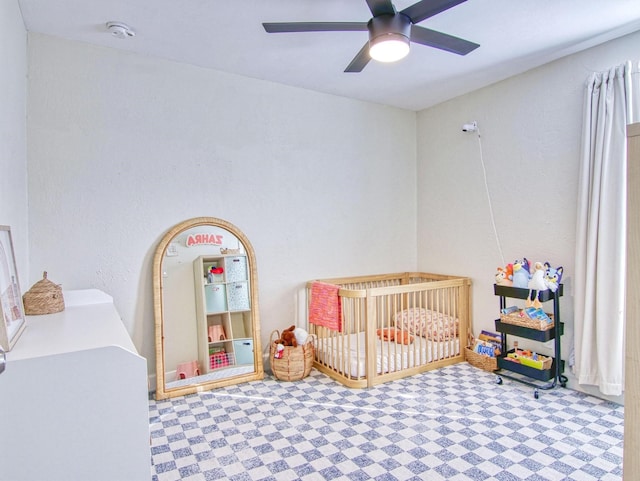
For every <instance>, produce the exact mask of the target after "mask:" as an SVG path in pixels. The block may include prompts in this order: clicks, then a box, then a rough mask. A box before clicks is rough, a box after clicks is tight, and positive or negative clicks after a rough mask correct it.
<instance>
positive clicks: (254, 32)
mask: <svg viewBox="0 0 640 481" xmlns="http://www.w3.org/2000/svg"><path fill="white" fill-rule="evenodd" d="M18 1H19V4H20V8H21V10H22V15H23V18H24V22H25V26H26V28H27V30H28V31H30V32H39V33H43V34H48V35H53V36H56V37H63V38H67V39H71V40H77V41H81V42H87V43H91V44H95V45H102V46H106V47H112V48H117V49H122V50H128V51H132V52H137V53H140V54H144V55H153V56H157V57H162V58H165V59H170V60H175V61H179V62H184V63H188V64H193V65H198V66H201V67H205V68H211V69H216V70H221V71H225V72H231V73H235V74H239V75H243V76H248V77H253V78H258V79H264V80H269V81H273V82H278V83H282V84H286V85H291V86H296V87H301V88H305V89H310V90H315V91H320V92H326V93H331V94H335V95H340V96H344V97H350V98H355V99H361V100H366V101H370V102H376V103H380V104H385V105H391V106H397V107H401V108H405V109H410V110H421V109H423V108H427V107H429V106H432V105H435V104H437V103H440V102H442V101H444V100H447V99H450V98H453V97H456V96H458V95H461V94H463V93H466V92H469V91H472V90H475V89H477V88H479V87H482V86H485V85H488V84H491V83H493V82H496V81H498V80H501V79H504V78H506V77H510V76H512V75H515V74H518V73H520V72H523V71H526V70H529V69H531V68H533V67H536V66H538V65H542V64H544V63H547V62H549V61H551V60H554V59H557V58H560V57H563V56H565V55H568V54H571V53H575V52H577V51H580V50H583V49H585V48H589V47H592V46H594V45H597V44H599V43H602V42H605V41H607V40H611V39H613V38H617V37H619V36H622V35H625V34H628V33H631V32H634V31H636V30H640V1H639V0H608V1H604V0H468V1H467V2H465V3H462V4H460V5H458V6H456V7H453V8H452V9H450V10H447V11H445V12H443V13H440V14H439V15H437V16H435V17H432V18H430V19H427V20H425V21H423V22H421V23H420V24H419V25H421V26H424V27H428V28H431V29H434V30H439V31H442V32H445V33H448V34H451V35H455V36H458V37H462V38H464V39H467V40H471V41H473V42H476V43H479V44H480V48H478V49H476V50H475V51H473V52H471V53H470V54H468V55H467V56H459V55H455V54H451V53H447V52H443V51H441V50H436V49H433V48H429V47H425V46H423V45H418V44H412V46H411V52H410V53H409V56H408V57H406V58H405V59H403V60H401V61H400V62H398V63H395V64H381V63H377V62H375V61H371V62H370V63H369V64H368V65H367V66H366V68H365V69H364V70H363V71H362V72H361V73H344V72H343V71H344V69H345V68H346V66H347V65H348V64H349V62H350V61H351V59H352V58H353V57H354V56H355V55H356V53H358V51H359V50H360V48H362V46H363V45H364V44H365V42H366V41H367V38H368V37H367V32H314V33H285V34H268V33H266V32H265V31H264V29H263V28H262V25H261V23H262V22H289V21H295V22H304V21H325V22H334V21H337V22H347V21H351V22H366V21H367V20H369V18H370V17H371V13H370V11H369V9H368V7H367V5H366V3H365V0H322V1H320V0H225V1H221V0H18ZM415 1H417V0H395V2H394V4H395V6H396V8H397V10H402V9H403V8H406V7H407V6H409V5H411V4H413V3H415ZM108 21H121V22H124V23H126V24H128V25H129V26H130V27H131V28H132V29H133V30H134V31H135V33H136V36H135V37H133V38H129V39H118V38H115V37H113V36H111V35H110V34H109V33H108V32H107V29H106V25H105V24H106V22H108ZM623 60H625V59H620V61H621V62H622V61H623Z"/></svg>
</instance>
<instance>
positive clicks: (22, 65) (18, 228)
mask: <svg viewBox="0 0 640 481" xmlns="http://www.w3.org/2000/svg"><path fill="white" fill-rule="evenodd" d="M0 65H1V67H0V225H8V226H9V227H11V237H12V238H13V246H14V250H15V257H16V265H17V268H18V277H19V281H20V287H21V288H22V291H23V292H24V291H26V290H27V289H29V287H31V285H30V284H29V278H28V269H29V257H28V231H27V144H26V108H27V106H26V105H27V104H26V102H27V84H26V80H27V33H26V31H25V28H24V23H23V22H22V15H21V14H20V9H19V8H18V1H17V0H3V1H1V2H0Z"/></svg>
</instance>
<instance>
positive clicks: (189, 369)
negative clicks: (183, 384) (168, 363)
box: [176, 361, 200, 379]
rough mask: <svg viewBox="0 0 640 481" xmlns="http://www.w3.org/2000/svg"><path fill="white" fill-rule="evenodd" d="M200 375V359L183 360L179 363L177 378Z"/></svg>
mask: <svg viewBox="0 0 640 481" xmlns="http://www.w3.org/2000/svg"><path fill="white" fill-rule="evenodd" d="M199 375H200V368H199V367H198V361H189V362H182V363H180V364H178V367H177V368H176V378H177V379H186V378H188V377H194V376H199Z"/></svg>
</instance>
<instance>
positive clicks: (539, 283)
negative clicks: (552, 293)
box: [524, 262, 549, 309]
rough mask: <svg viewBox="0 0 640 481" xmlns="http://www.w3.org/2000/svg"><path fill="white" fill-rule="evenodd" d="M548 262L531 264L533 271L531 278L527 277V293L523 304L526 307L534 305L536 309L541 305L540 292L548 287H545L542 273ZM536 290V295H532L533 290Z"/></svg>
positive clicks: (543, 273)
mask: <svg viewBox="0 0 640 481" xmlns="http://www.w3.org/2000/svg"><path fill="white" fill-rule="evenodd" d="M547 265H549V263H548V262H546V263H544V264H543V263H542V262H536V263H535V264H534V265H533V273H532V274H531V279H529V283H528V285H527V287H528V288H529V295H528V296H527V300H526V301H525V303H524V305H525V306H526V307H532V306H533V307H535V308H536V309H538V308H539V307H542V301H540V293H541V292H543V291H546V290H547V289H549V288H548V287H547V284H546V282H545V281H544V275H545V272H546V271H547V267H546V266H547ZM534 291H536V295H535V296H534V295H533V292H534Z"/></svg>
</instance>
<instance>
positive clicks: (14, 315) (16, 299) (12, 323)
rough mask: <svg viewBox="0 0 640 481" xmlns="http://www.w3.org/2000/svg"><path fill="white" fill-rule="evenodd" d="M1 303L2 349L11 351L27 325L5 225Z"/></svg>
mask: <svg viewBox="0 0 640 481" xmlns="http://www.w3.org/2000/svg"><path fill="white" fill-rule="evenodd" d="M0 301H1V302H2V322H0V347H1V348H2V349H4V350H5V351H9V350H11V348H12V347H13V345H14V344H15V343H16V341H17V340H18V337H19V336H20V334H22V331H23V330H24V328H25V326H26V324H25V317H24V307H23V305H22V293H21V292H20V285H19V283H18V271H17V269H16V259H15V255H14V253H13V242H12V240H11V228H10V227H7V226H4V225H0Z"/></svg>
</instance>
